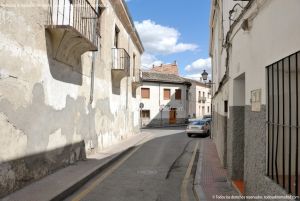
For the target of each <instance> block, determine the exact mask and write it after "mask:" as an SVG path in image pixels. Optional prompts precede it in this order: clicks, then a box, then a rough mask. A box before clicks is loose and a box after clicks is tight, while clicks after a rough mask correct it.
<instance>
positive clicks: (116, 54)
mask: <svg viewBox="0 0 300 201" xmlns="http://www.w3.org/2000/svg"><path fill="white" fill-rule="evenodd" d="M112 69H113V70H123V71H124V72H126V74H127V75H129V73H130V56H129V54H128V53H127V51H126V50H125V49H123V48H112Z"/></svg>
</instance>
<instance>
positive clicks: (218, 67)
mask: <svg viewBox="0 0 300 201" xmlns="http://www.w3.org/2000/svg"><path fill="white" fill-rule="evenodd" d="M299 6H300V1H298V0H289V1H281V0H253V1H234V0H220V1H219V0H212V1H211V16H210V27H211V28H210V35H211V40H210V56H211V57H212V77H213V83H214V84H213V87H212V96H213V101H212V102H213V131H212V133H214V141H215V142H216V145H217V150H218V153H219V156H220V158H221V161H222V163H223V165H224V166H225V167H226V168H227V170H228V175H229V177H230V179H231V180H232V181H240V182H242V183H243V184H244V194H246V195H269V196H286V195H288V194H291V195H297V196H299V192H300V182H299V181H300V180H299V173H300V166H299V156H300V155H299V134H300V133H299V117H298V116H299V114H300V110H299V108H300V107H299V105H300V101H299V98H298V95H299V77H300V74H299V72H300V67H299V61H300V60H299V59H300V53H299V50H300V38H299V35H300V26H299V25H300V24H299V19H300V12H299V9H298V8H299ZM241 191H243V189H241ZM274 199H275V197H268V198H266V199H263V200H274ZM279 200H287V199H285V198H284V197H281V198H280V197H279Z"/></svg>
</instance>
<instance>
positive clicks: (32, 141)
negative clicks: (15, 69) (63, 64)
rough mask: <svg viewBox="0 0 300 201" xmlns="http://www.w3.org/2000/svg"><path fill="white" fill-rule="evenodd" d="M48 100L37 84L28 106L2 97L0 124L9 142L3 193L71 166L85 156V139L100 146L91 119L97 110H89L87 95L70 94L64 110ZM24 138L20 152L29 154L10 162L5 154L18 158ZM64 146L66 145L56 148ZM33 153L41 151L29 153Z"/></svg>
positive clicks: (1, 162) (0, 184) (1, 173)
mask: <svg viewBox="0 0 300 201" xmlns="http://www.w3.org/2000/svg"><path fill="white" fill-rule="evenodd" d="M44 99H45V94H44V89H43V86H42V85H41V84H35V86H34V88H33V98H32V103H31V104H30V105H28V106H27V107H19V108H17V109H15V108H14V105H13V104H12V103H10V102H9V101H8V100H6V99H2V100H0V111H1V113H0V119H1V121H0V123H1V125H3V127H1V133H0V136H1V137H0V143H1V144H2V145H6V146H5V147H3V148H4V150H2V151H1V152H0V153H2V154H1V157H0V196H4V195H5V194H7V193H9V192H12V191H15V190H16V189H19V188H20V187H22V186H24V185H25V184H27V183H29V182H32V181H33V180H36V179H39V178H41V177H43V176H45V175H47V174H49V173H51V172H53V171H55V170H56V169H58V168H60V167H64V166H67V165H69V164H70V163H71V162H72V161H75V160H81V159H84V158H85V143H84V142H83V140H84V139H90V140H91V141H93V143H94V146H95V147H97V146H98V145H97V143H98V139H97V136H96V134H95V133H96V131H95V125H94V124H95V121H89V119H93V120H94V118H95V117H94V116H95V111H94V110H92V109H91V108H89V113H86V107H85V101H84V98H83V97H79V98H78V99H77V100H74V99H72V98H71V97H69V96H68V97H67V98H66V107H65V108H64V109H62V110H55V109H53V108H52V107H51V106H48V105H46V104H45V100H44ZM88 125H89V126H88ZM14 131H15V132H14ZM75 135H76V136H75ZM21 138H25V139H26V140H25V142H24V143H25V144H24V145H23V146H24V149H25V150H22V153H19V154H24V153H23V152H24V151H25V155H27V156H24V157H23V158H19V159H15V160H13V161H7V160H9V159H5V157H7V158H8V157H9V155H11V156H10V158H14V157H15V156H16V154H17V153H18V149H20V148H19V147H16V146H19V144H18V143H20V140H21ZM74 138H78V140H75V139H74ZM80 139H81V141H80ZM62 141H63V143H62ZM76 141H77V142H76ZM79 141H80V142H79ZM73 142H74V143H73ZM57 144H58V145H57ZM60 146H63V147H61V148H59V149H55V148H56V147H60ZM51 147H53V148H51ZM16 148H18V149H16ZM52 149H55V150H54V151H51V150H52ZM48 150H50V151H48ZM19 152H20V150H19ZM30 153H38V154H35V155H33V156H28V155H30Z"/></svg>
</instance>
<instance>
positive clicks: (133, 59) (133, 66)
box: [132, 54, 136, 76]
mask: <svg viewBox="0 0 300 201" xmlns="http://www.w3.org/2000/svg"><path fill="white" fill-rule="evenodd" d="M132 61H133V62H132V72H133V76H135V73H136V72H135V54H133V56H132Z"/></svg>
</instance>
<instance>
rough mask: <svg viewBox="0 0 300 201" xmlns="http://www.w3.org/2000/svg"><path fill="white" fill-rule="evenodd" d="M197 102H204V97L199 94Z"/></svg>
mask: <svg viewBox="0 0 300 201" xmlns="http://www.w3.org/2000/svg"><path fill="white" fill-rule="evenodd" d="M198 102H199V103H201V102H203V103H205V102H206V97H202V96H199V97H198Z"/></svg>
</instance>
